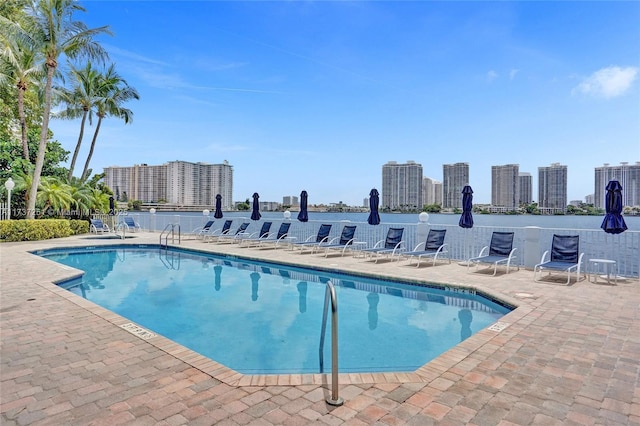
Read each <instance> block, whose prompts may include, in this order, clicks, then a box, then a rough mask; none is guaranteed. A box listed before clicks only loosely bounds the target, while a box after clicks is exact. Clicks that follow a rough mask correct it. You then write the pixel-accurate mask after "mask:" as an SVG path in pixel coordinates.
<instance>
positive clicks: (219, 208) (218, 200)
mask: <svg viewBox="0 0 640 426" xmlns="http://www.w3.org/2000/svg"><path fill="white" fill-rule="evenodd" d="M213 217H215V218H216V219H220V218H221V217H222V195H220V194H218V195H216V212H215V213H214V214H213Z"/></svg>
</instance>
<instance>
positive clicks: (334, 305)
mask: <svg viewBox="0 0 640 426" xmlns="http://www.w3.org/2000/svg"><path fill="white" fill-rule="evenodd" d="M329 301H331V397H330V398H327V399H326V401H327V404H330V405H342V404H344V400H343V399H342V398H340V396H339V395H338V393H339V390H338V298H337V297H336V289H335V287H334V286H333V284H332V283H331V281H327V290H326V291H325V293H324V310H323V311H322V331H321V333H320V348H319V352H320V372H321V373H322V372H323V370H324V336H325V332H326V329H327V311H328V310H329Z"/></svg>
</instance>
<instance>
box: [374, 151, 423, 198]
mask: <svg viewBox="0 0 640 426" xmlns="http://www.w3.org/2000/svg"><path fill="white" fill-rule="evenodd" d="M422 205H423V202H422V165H421V164H418V163H416V162H415V161H407V162H406V163H405V164H398V163H396V162H395V161H389V162H388V163H387V164H385V165H383V166H382V200H381V207H382V208H383V209H391V210H397V209H400V210H408V209H419V208H422Z"/></svg>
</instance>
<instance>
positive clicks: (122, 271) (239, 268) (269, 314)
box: [47, 248, 509, 374]
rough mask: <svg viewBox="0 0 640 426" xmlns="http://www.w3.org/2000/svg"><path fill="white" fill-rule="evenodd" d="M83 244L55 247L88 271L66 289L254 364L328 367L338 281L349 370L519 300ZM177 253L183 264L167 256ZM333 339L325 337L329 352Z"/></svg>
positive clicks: (220, 357)
mask: <svg viewBox="0 0 640 426" xmlns="http://www.w3.org/2000/svg"><path fill="white" fill-rule="evenodd" d="M83 250H84V252H82V250H78V251H79V253H71V254H69V253H62V254H58V253H55V254H50V255H47V257H50V258H51V259H52V260H58V261H60V262H61V263H65V264H67V265H70V266H74V267H76V268H78V269H82V270H84V271H86V274H85V276H84V277H83V282H82V284H80V283H79V282H75V283H67V284H64V285H63V287H64V288H67V289H69V290H70V291H73V292H74V293H76V294H78V295H79V296H82V297H85V298H87V299H89V300H92V301H93V302H94V303H97V304H99V305H101V306H104V307H105V308H107V309H110V310H112V311H114V312H116V313H118V314H120V315H122V316H124V317H126V318H128V319H129V320H131V321H133V322H136V323H138V324H140V325H141V326H143V327H145V328H148V329H149V330H153V331H154V332H156V333H158V334H161V335H164V336H166V337H168V338H169V339H172V340H175V341H176V342H178V343H180V344H182V345H184V346H186V347H189V348H190V349H192V350H194V351H196V352H199V353H201V354H203V355H204V356H208V357H210V358H212V359H215V360H216V361H218V362H221V363H222V364H225V365H227V366H229V367H230V368H233V369H235V370H236V371H239V372H242V373H244V374H271V373H273V374H275V373H301V372H308V373H317V372H318V343H319V336H318V331H319V330H320V329H321V327H322V326H321V321H322V317H323V312H322V309H323V306H324V303H323V302H324V297H325V294H326V283H327V282H328V281H331V282H332V283H333V284H334V286H335V288H336V293H337V296H338V305H339V307H340V320H339V325H338V326H339V329H340V332H339V340H340V369H341V371H344V372H357V371H368V372H374V371H411V370H414V369H415V368H418V367H419V366H421V365H423V364H425V363H426V362H428V361H429V360H430V359H433V357H435V356H437V355H439V354H441V353H442V352H444V351H446V350H448V349H449V348H451V347H452V346H454V345H456V344H457V343H459V342H460V340H464V339H466V338H468V337H469V336H470V335H472V334H473V333H474V332H477V331H479V330H481V329H482V328H484V327H487V326H488V325H490V324H492V323H494V322H495V321H496V320H497V319H499V318H500V317H501V316H502V315H504V314H505V313H506V312H508V311H509V309H508V308H505V307H504V306H500V305H498V304H497V303H494V302H491V301H488V300H485V299H482V298H481V297H478V296H477V295H476V294H475V292H473V291H470V290H465V289H456V291H455V292H453V291H448V290H446V289H444V288H436V287H426V286H425V287H417V286H412V285H408V284H402V283H398V282H393V281H381V280H375V279H371V278H366V277H360V276H357V277H356V276H352V275H342V274H336V273H333V272H328V271H323V272H317V271H313V270H308V269H304V268H296V267H289V266H286V265H274V264H272V263H260V262H254V261H250V260H245V259H237V260H236V259H234V258H230V257H221V256H216V255H211V254H207V255H202V254H196V253H191V252H188V251H185V250H176V249H170V250H168V251H166V250H164V249H163V250H158V249H157V248H155V249H149V248H146V249H143V248H131V249H129V248H127V249H126V250H123V249H118V250H106V249H104V248H96V249H95V251H94V252H89V251H88V250H89V249H83ZM171 259H173V264H174V268H173V269H168V268H164V267H162V266H160V262H162V261H163V260H164V261H168V260H171ZM159 260H160V262H159ZM170 263H171V262H169V264H170ZM163 264H164V262H163ZM178 264H179V265H178ZM175 266H179V268H175ZM211 269H213V275H214V289H215V291H214V292H212V291H211V275H212V271H211ZM223 279H224V283H223V282H222V280H223ZM294 282H295V283H296V285H295V286H293V285H291V284H292V283H294ZM249 283H250V286H251V289H250V298H251V301H252V303H247V292H249V291H248V288H247V287H248V284H249ZM223 286H224V288H225V291H224V292H222V291H221V289H222V287H223ZM365 318H366V320H365ZM458 322H459V324H458ZM224 324H227V325H233V326H221V325H224ZM329 338H330V334H329V335H327V339H329ZM329 341H330V340H328V341H327V343H328V342H329ZM330 346H331V345H325V348H324V349H325V350H326V351H327V352H324V355H323V356H324V359H325V361H327V363H330V355H329V354H330V352H328V351H330ZM398 348H402V350H401V351H399V350H398ZM324 368H325V369H328V368H330V365H324Z"/></svg>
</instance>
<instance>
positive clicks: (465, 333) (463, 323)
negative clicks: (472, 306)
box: [458, 309, 473, 342]
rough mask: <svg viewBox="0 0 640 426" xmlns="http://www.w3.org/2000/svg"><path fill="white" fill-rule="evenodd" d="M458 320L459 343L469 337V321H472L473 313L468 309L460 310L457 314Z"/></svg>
mask: <svg viewBox="0 0 640 426" xmlns="http://www.w3.org/2000/svg"><path fill="white" fill-rule="evenodd" d="M458 319H459V320H460V341H461V342H462V341H463V340H465V339H467V338H468V337H470V336H471V333H472V331H471V321H473V313H471V311H470V310H469V309H460V311H459V312H458Z"/></svg>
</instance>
